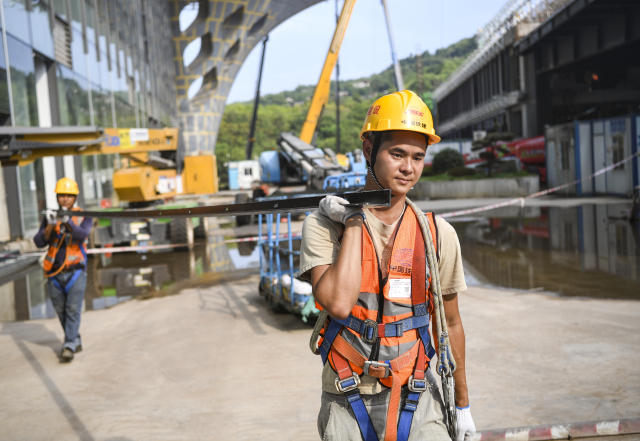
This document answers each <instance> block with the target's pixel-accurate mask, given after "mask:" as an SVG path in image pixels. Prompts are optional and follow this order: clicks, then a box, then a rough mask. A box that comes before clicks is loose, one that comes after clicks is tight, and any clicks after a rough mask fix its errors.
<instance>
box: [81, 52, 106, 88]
mask: <svg viewBox="0 0 640 441" xmlns="http://www.w3.org/2000/svg"><path fill="white" fill-rule="evenodd" d="M86 58H87V62H88V63H89V77H90V78H89V80H90V81H91V82H92V83H94V84H100V77H101V76H102V75H105V74H108V72H106V71H104V72H100V63H98V57H97V56H96V47H95V45H93V44H90V45H89V53H88V54H87V57H86Z"/></svg>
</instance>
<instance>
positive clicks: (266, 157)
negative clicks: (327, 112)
mask: <svg viewBox="0 0 640 441" xmlns="http://www.w3.org/2000/svg"><path fill="white" fill-rule="evenodd" d="M355 3H356V0H345V2H344V6H343V7H342V12H341V13H340V18H339V19H338V24H337V26H336V30H335V32H334V34H333V39H332V41H331V45H330V46H329V52H328V53H327V57H326V59H325V62H324V66H323V67H322V72H321V73H320V79H319V80H318V85H317V86H316V89H315V91H314V93H313V98H312V99H311V104H310V106H309V111H308V112H307V117H306V119H305V122H304V124H303V125H302V130H301V132H300V137H297V136H295V135H294V134H292V133H282V134H281V135H280V139H279V140H278V150H277V151H268V152H263V153H261V154H260V168H261V169H262V175H261V180H262V182H265V183H273V184H302V183H306V184H307V186H308V187H309V188H310V189H314V190H319V189H323V188H327V187H328V186H335V184H337V183H342V184H346V185H350V186H361V185H364V179H365V177H366V171H365V170H366V167H365V162H364V158H363V156H362V153H361V152H358V151H357V152H354V153H355V154H352V153H350V154H347V155H346V156H342V157H338V155H336V154H335V152H334V151H333V150H331V149H328V148H327V149H325V150H324V151H323V150H321V149H319V148H316V147H314V146H313V145H312V142H313V137H314V134H315V132H316V128H317V126H318V123H319V121H320V117H321V115H322V109H323V108H324V106H325V105H326V104H327V102H328V101H329V92H330V88H331V72H333V69H334V67H335V65H336V62H337V61H338V54H339V52H340V46H341V45H342V40H343V38H344V33H345V31H346V30H347V25H348V23H349V18H350V17H351V13H352V11H353V6H354V5H355ZM347 172H355V174H353V175H352V176H350V177H348V178H343V179H333V180H329V181H327V179H328V178H330V177H335V176H338V175H343V174H345V173H347ZM330 184H333V185H330ZM338 188H340V187H338Z"/></svg>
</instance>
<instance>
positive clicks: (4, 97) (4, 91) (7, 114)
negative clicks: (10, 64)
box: [0, 35, 11, 126]
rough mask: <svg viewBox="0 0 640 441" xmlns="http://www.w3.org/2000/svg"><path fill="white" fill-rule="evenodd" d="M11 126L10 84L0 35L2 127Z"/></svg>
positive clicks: (0, 111)
mask: <svg viewBox="0 0 640 441" xmlns="http://www.w3.org/2000/svg"><path fill="white" fill-rule="evenodd" d="M10 125H11V108H10V107H9V83H8V82H7V70H6V65H5V64H4V46H3V44H2V35H0V126H10Z"/></svg>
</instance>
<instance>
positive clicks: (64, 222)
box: [60, 208, 69, 224]
mask: <svg viewBox="0 0 640 441" xmlns="http://www.w3.org/2000/svg"><path fill="white" fill-rule="evenodd" d="M60 210H62V211H63V212H64V211H67V209H66V208H61V209H60ZM60 222H62V223H63V224H66V223H67V222H69V215H68V214H65V215H62V216H60Z"/></svg>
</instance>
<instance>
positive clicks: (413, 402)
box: [398, 392, 421, 441]
mask: <svg viewBox="0 0 640 441" xmlns="http://www.w3.org/2000/svg"><path fill="white" fill-rule="evenodd" d="M420 395H421V393H420V392H409V396H408V397H407V401H406V402H405V404H404V408H403V409H402V412H400V421H399V422H398V441H407V440H408V439H409V433H410V432H411V423H412V422H413V414H414V412H415V411H416V409H417V408H418V400H420Z"/></svg>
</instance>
